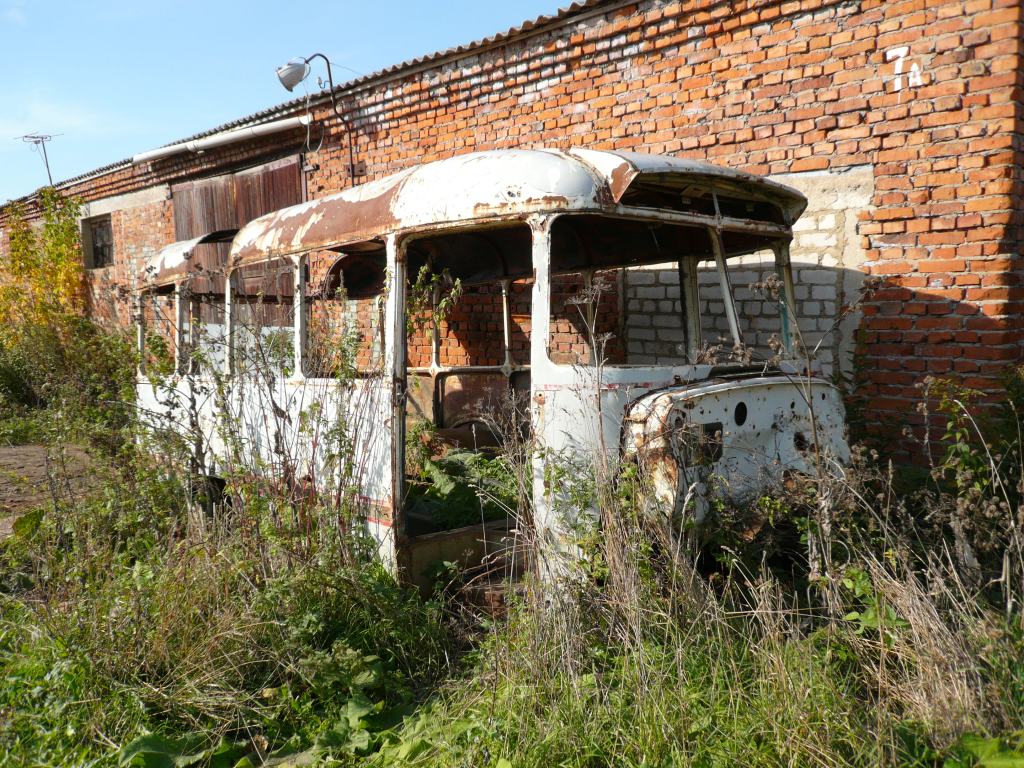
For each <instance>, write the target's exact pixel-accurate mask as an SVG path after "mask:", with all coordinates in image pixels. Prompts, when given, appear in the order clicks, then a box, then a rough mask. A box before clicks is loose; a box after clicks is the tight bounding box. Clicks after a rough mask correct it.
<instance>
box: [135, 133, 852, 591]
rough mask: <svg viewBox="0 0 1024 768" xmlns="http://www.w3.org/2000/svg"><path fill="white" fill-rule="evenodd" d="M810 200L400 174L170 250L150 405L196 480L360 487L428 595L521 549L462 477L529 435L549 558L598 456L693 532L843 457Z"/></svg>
mask: <svg viewBox="0 0 1024 768" xmlns="http://www.w3.org/2000/svg"><path fill="white" fill-rule="evenodd" d="M805 206H806V200H805V199H804V197H803V196H802V195H801V194H800V193H799V192H797V191H796V190H793V189H791V188H789V187H786V186H783V185H781V184H777V183H774V182H771V181H768V180H765V179H762V178H759V177H756V176H753V175H750V174H746V173H742V172H738V171H734V170H730V169H725V168H719V167H716V166H713V165H708V164H705V163H700V162H693V161H689V160H681V159H676V158H671V157H661V156H653V155H640V154H627V153H619V152H606V151H593V150H582V149H574V150H570V151H568V152H562V151H554V150H543V149H538V150H503V151H491V152H480V153H473V154H467V155H462V156H458V157H454V158H451V159H447V160H441V161H437V162H433V163H429V164H424V165H420V166H417V167H414V168H410V169H408V170H405V171H402V172H400V173H397V174H394V175H392V176H388V177H386V178H382V179H380V180H377V181H373V182H370V183H367V184H363V185H361V186H357V187H354V188H351V189H348V190H345V191H343V192H340V193H338V194H334V195H331V196H328V197H324V198H322V199H318V200H313V201H310V202H307V203H303V204H301V205H297V206H294V207H290V208H285V209H282V210H279V211H276V212H274V213H271V214H268V215H266V216H263V217H261V218H258V219H256V220H254V221H252V222H250V223H249V224H247V225H245V226H244V227H243V228H242V229H241V230H240V231H238V232H237V233H235V232H233V231H219V232H211V233H209V234H208V235H206V236H204V237H200V238H197V239H195V240H192V241H188V242H183V243H175V244H173V245H171V246H168V247H167V248H165V249H164V251H162V252H161V253H160V254H158V255H157V256H156V257H155V258H154V259H153V260H152V263H151V264H150V266H149V268H147V271H146V277H145V281H144V284H143V286H142V290H141V291H140V293H139V305H138V318H139V344H140V348H141V353H142V361H143V362H142V369H141V370H140V373H139V380H138V402H139V407H140V408H141V409H142V410H143V412H144V413H145V414H147V418H148V419H149V420H150V422H151V423H153V424H154V425H156V424H157V423H159V422H161V420H163V421H164V422H166V423H167V424H171V423H174V424H176V425H177V427H176V428H177V429H179V430H181V431H182V434H183V435H185V436H186V437H187V438H188V440H189V441H190V442H189V444H190V445H192V446H194V451H195V457H196V458H195V460H196V462H197V467H198V470H199V471H200V472H202V473H204V474H206V475H209V476H212V477H216V476H226V475H228V474H230V473H231V472H233V471H237V469H238V467H239V466H246V467H250V468H251V467H259V468H261V471H263V470H265V471H267V472H268V473H271V474H274V475H276V476H277V477H279V478H283V479H287V480H288V481H289V482H292V483H293V484H296V485H301V487H302V488H303V493H310V492H312V493H315V494H317V495H319V496H320V497H323V496H324V495H337V497H338V499H339V500H340V499H341V495H342V494H343V493H344V494H348V495H347V496H346V499H347V500H348V501H349V502H351V503H356V504H359V505H362V509H363V510H364V514H363V517H364V519H365V520H366V524H367V525H368V526H369V529H370V532H371V533H372V534H373V536H374V537H375V538H376V540H377V542H378V543H379V546H380V548H381V553H382V556H383V557H384V558H385V559H386V560H389V561H390V562H392V563H393V564H394V565H396V566H397V567H399V568H400V569H403V570H404V571H405V572H406V574H407V575H408V577H409V578H411V579H412V580H414V581H415V580H418V579H419V578H420V577H421V576H422V574H423V572H424V571H425V569H426V568H427V567H428V566H429V565H430V564H431V563H432V562H435V561H437V560H441V559H448V560H455V559H458V558H459V557H461V556H463V553H469V552H473V553H475V556H477V557H479V555H480V552H481V549H482V548H484V547H488V546H495V544H496V542H499V541H500V540H501V539H502V537H503V536H505V535H506V533H507V531H508V530H509V528H510V524H509V517H510V511H514V508H515V503H516V502H515V499H514V498H508V497H507V495H503V494H504V492H503V491H501V490H500V489H497V490H493V491H492V490H488V489H486V488H484V489H483V490H481V487H480V486H479V484H477V485H476V486H474V488H473V490H474V492H473V493H471V494H469V496H468V497H467V496H466V494H464V493H461V490H460V489H464V485H465V484H463V485H462V486H460V484H459V480H460V478H461V479H463V480H464V479H465V478H467V477H470V478H473V477H477V475H475V474H474V472H477V473H478V474H479V473H480V472H482V474H483V475H489V476H492V479H493V475H495V474H500V472H498V471H497V470H495V469H494V467H492V466H490V465H488V464H487V462H489V461H491V460H492V458H493V457H494V456H495V455H497V453H498V451H497V448H498V447H499V445H505V446H506V447H507V445H508V443H509V441H510V440H511V441H516V440H519V441H520V445H523V444H525V443H527V442H528V443H529V448H526V449H524V450H523V451H522V453H521V458H522V461H523V462H526V463H527V464H528V465H530V464H531V463H532V471H531V475H532V488H530V487H529V484H528V486H527V491H528V492H532V509H533V516H534V517H533V523H534V526H535V531H536V533H537V535H538V536H539V538H540V541H541V542H542V543H546V544H548V545H552V546H556V547H564V546H571V541H572V537H573V536H574V535H575V533H574V530H575V525H576V523H578V522H579V521H578V520H575V519H573V515H575V516H577V517H579V516H581V511H582V512H584V514H583V516H584V517H585V510H580V509H579V508H578V507H579V505H576V506H577V509H575V510H573V509H572V505H571V504H566V503H563V502H564V501H565V500H567V499H568V498H569V497H571V496H572V490H573V489H572V486H573V483H575V482H579V481H580V480H579V479H580V478H581V477H586V476H588V474H587V473H586V472H580V471H578V470H577V469H574V467H576V468H579V467H580V466H581V465H582V464H584V463H591V464H592V463H593V461H594V460H595V458H597V457H601V458H602V459H603V460H605V461H607V462H610V463H612V464H615V463H617V462H620V461H624V460H630V461H637V462H638V463H641V464H642V465H643V466H644V467H645V468H646V469H647V470H648V471H649V474H650V477H651V478H652V483H653V499H654V501H655V502H656V503H655V504H654V505H653V506H654V507H656V509H657V514H661V515H664V516H666V519H669V520H674V521H676V522H679V520H680V518H682V517H685V516H687V515H692V516H696V517H698V518H699V517H700V515H701V514H702V509H703V507H702V505H701V503H700V499H704V498H707V496H708V495H709V494H711V493H721V494H725V495H727V496H730V497H733V498H735V499H738V500H741V499H743V498H744V497H747V498H749V497H750V496H751V495H753V494H757V493H760V492H763V491H764V490H766V489H767V488H769V487H770V485H771V484H772V483H774V482H778V481H779V480H780V479H781V477H782V476H783V474H784V473H785V472H787V471H799V472H806V471H809V470H810V469H811V465H812V462H814V461H820V460H821V457H822V456H824V457H830V456H831V457H833V458H834V459H837V460H840V461H842V460H844V459H845V457H846V454H847V448H846V444H845V439H844V435H843V430H844V424H843V419H844V417H843V408H842V403H841V398H840V394H839V392H838V391H837V390H836V388H835V387H833V386H832V385H831V384H829V383H828V382H827V381H825V380H822V379H821V378H817V377H815V376H814V375H813V373H812V372H811V369H810V366H811V364H810V363H809V362H808V361H807V360H801V359H800V358H801V355H800V353H799V349H800V344H799V328H798V327H797V324H796V322H795V316H794V313H793V310H792V306H793V305H792V298H793V296H794V290H795V286H794V284H793V275H792V271H791V269H790V263H789V250H788V249H789V243H790V240H791V238H792V233H791V227H792V225H793V224H794V222H795V221H796V220H797V218H798V217H799V216H800V214H801V213H802V212H803V210H804V208H805ZM228 242H230V245H228ZM767 309H771V310H772V312H771V313H768V312H766V310H767ZM772 313H774V314H772ZM755 316H756V319H757V321H756V322H754V321H753V319H754V317H755ZM481 467H482V470H481ZM590 476H592V475H590ZM470 485H473V483H470ZM460 493H461V495H460ZM467 499H468V502H467ZM686 499H691V500H694V499H695V500H697V501H696V503H693V504H686V503H684V500H686ZM481 523H483V524H481ZM481 532H483V534H484V535H481ZM467 556H469V555H467Z"/></svg>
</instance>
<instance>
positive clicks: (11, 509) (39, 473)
mask: <svg viewBox="0 0 1024 768" xmlns="http://www.w3.org/2000/svg"><path fill="white" fill-rule="evenodd" d="M91 479H92V473H91V462H90V459H89V454H87V453H86V452H85V451H84V450H82V449H81V448H79V447H77V446H69V447H68V448H67V449H66V451H65V452H64V457H63V462H61V461H60V459H59V458H58V457H57V452H56V451H53V450H52V449H51V453H50V454H49V458H48V457H47V448H46V446H43V445H14V446H0V539H2V538H6V537H7V536H9V535H10V533H11V526H12V525H13V524H14V521H15V520H16V519H17V518H18V515H21V514H22V513H24V512H27V511H28V510H30V509H31V508H32V507H35V506H37V505H39V504H43V503H45V502H47V501H49V500H50V499H51V498H53V493H54V491H55V490H56V492H57V493H58V494H59V496H60V497H61V498H65V499H66V498H67V497H68V496H69V495H77V494H79V493H81V492H83V491H84V490H85V489H86V488H88V486H89V483H90V480H91Z"/></svg>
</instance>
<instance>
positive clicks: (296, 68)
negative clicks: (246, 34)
mask: <svg viewBox="0 0 1024 768" xmlns="http://www.w3.org/2000/svg"><path fill="white" fill-rule="evenodd" d="M316 58H321V59H323V60H324V64H326V65H327V85H328V91H327V92H328V94H329V95H330V97H331V107H332V108H333V109H334V114H336V115H337V116H338V118H339V119H340V120H341V122H342V123H343V124H344V125H345V133H346V134H348V172H349V176H350V177H351V178H353V179H355V178H356V177H357V176H364V175H365V174H366V169H365V167H364V166H363V164H362V163H360V164H359V165H358V166H357V165H356V158H355V149H354V145H353V141H352V126H350V125H349V122H348V120H347V119H346V118H345V115H343V114H342V113H341V110H339V109H338V101H337V99H336V98H335V95H334V77H333V75H332V73H331V60H330V59H328V58H327V57H326V56H324V55H323V54H322V53H314V54H313V55H312V56H307V57H306V58H304V59H301V58H299V59H291V60H290V61H289V62H288V63H287V64H285V65H283V66H280V67H278V68H277V79H278V80H280V81H281V85H283V86H284V87H285V89H286V90H287V91H288V92H289V93H290V92H291V91H292V90H293V89H294V88H295V86H297V85H298V84H299V83H301V82H302V81H303V80H305V79H306V78H307V77H308V76H309V62H311V61H312V60H313V59H316ZM317 83H318V85H319V86H320V87H321V88H323V81H322V80H319V79H318V81H317Z"/></svg>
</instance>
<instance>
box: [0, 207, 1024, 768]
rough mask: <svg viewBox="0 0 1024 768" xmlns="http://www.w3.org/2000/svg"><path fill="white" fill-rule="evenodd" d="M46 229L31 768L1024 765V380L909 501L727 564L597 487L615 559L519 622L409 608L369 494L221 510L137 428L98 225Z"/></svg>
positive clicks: (22, 556)
mask: <svg viewBox="0 0 1024 768" xmlns="http://www.w3.org/2000/svg"><path fill="white" fill-rule="evenodd" d="M43 202H44V220H45V222H46V223H45V226H44V228H43V230H42V231H41V232H33V231H32V230H31V229H29V228H27V227H23V228H20V229H16V230H15V235H16V237H15V238H13V240H12V247H14V248H15V251H16V253H17V254H18V255H17V256H16V257H15V258H14V259H12V261H11V263H10V264H8V265H4V266H3V269H4V272H3V275H2V284H3V291H4V293H3V294H2V295H0V301H2V304H3V306H2V309H0V313H2V316H3V318H4V324H3V326H2V327H3V329H4V330H3V333H2V336H0V356H2V357H0V362H2V365H0V394H2V398H3V401H2V406H3V409H4V410H3V415H4V417H5V418H4V421H3V424H4V425H5V426H4V429H5V430H6V431H5V432H4V434H5V435H8V436H9V438H8V439H10V440H11V441H16V440H24V439H32V440H37V441H43V442H46V443H47V444H48V445H49V448H50V451H51V454H52V457H53V459H54V461H53V462H52V472H51V474H52V477H53V481H54V482H52V484H51V489H50V494H49V495H50V498H49V501H48V502H47V503H46V504H44V505H42V506H41V507H39V508H38V509H35V510H32V511H30V512H27V513H25V514H22V515H21V516H20V518H19V519H18V520H17V522H16V523H15V525H14V532H13V534H12V535H11V536H10V537H9V538H7V539H6V540H5V541H4V542H3V544H2V545H0V547H2V552H0V556H2V565H0V678H2V685H0V762H2V763H3V764H9V765H40V766H42V765H117V764H123V765H143V766H173V765H178V766H184V765H208V766H256V765H261V764H267V765H271V764H273V765H289V764H290V765H310V764H324V765H378V766H399V765H401V766H405V765H423V766H428V765H436V766H452V768H454V767H455V766H495V767H496V768H510V767H511V766H515V767H516V768H519V767H520V766H538V767H540V766H544V767H545V768H547V767H548V766H556V765H558V766H603V765H615V766H637V767H639V766H675V765H693V766H712V765H828V766H847V765H849V766H874V765H883V764H888V765H907V766H949V767H950V768H953V767H954V766H965V767H966V766H997V765H998V766H1012V765H1024V727H1022V723H1024V661H1022V659H1024V628H1022V626H1021V615H1022V602H1021V600H1022V594H1024V559H1022V557H1021V542H1022V538H1021V536H1022V534H1021V526H1022V524H1024V519H1022V518H1024V509H1022V506H1021V503H1022V495H1024V488H1022V486H1021V482H1022V480H1021V478H1022V472H1021V455H1022V454H1021V447H1022V445H1024V443H1022V441H1021V438H1020V434H1021V433H1020V422H1019V418H1018V414H1019V409H1020V407H1021V403H1022V400H1021V392H1022V388H1024V370H1018V371H1017V372H1016V373H1015V377H1013V378H1012V380H1011V381H1010V382H1009V386H1008V389H1007V392H1008V394H1007V396H1006V398H1005V401H1004V404H1003V406H1002V408H1001V409H997V411H996V412H993V411H990V413H993V416H992V417H991V418H990V419H989V420H987V421H979V420H978V419H977V417H976V416H975V411H974V410H973V408H972V401H971V398H972V397H976V396H975V395H973V394H972V393H968V392H963V391H961V390H957V389H956V388H955V387H952V385H950V384H948V383H943V382H933V383H932V384H931V385H930V388H929V390H928V391H926V392H923V396H924V397H925V398H926V399H925V400H924V402H926V403H928V404H929V407H930V408H932V409H936V408H937V409H938V410H939V412H940V413H941V414H942V421H943V422H945V434H944V435H942V436H941V437H944V438H945V442H944V443H943V444H944V445H945V446H946V447H945V448H944V449H943V450H944V453H942V454H941V455H936V456H935V457H934V459H933V461H932V468H931V469H932V473H931V476H930V478H929V480H928V482H927V483H923V484H921V485H920V486H919V487H918V488H917V489H916V490H915V491H913V492H910V493H907V492H898V491H897V490H896V489H897V488H898V487H899V484H898V483H897V482H896V480H897V477H896V474H895V471H894V470H893V469H891V468H890V467H889V465H888V463H887V462H886V459H885V457H884V456H878V455H877V454H871V453H867V452H859V453H857V455H856V456H855V458H854V461H853V463H852V466H850V467H849V469H848V471H847V473H846V476H845V477H843V478H836V477H834V476H832V475H828V474H823V475H822V476H821V477H819V478H812V479H809V480H808V481H807V482H805V483H800V484H795V485H793V486H791V487H789V488H787V489H780V491H779V492H778V493H776V494H773V495H771V496H770V497H765V498H762V499H760V500H759V501H758V502H757V503H756V504H755V505H753V506H752V507H751V508H747V509H742V510H735V509H727V508H725V507H723V506H721V505H718V506H716V507H715V515H714V517H713V519H712V520H711V521H710V522H709V523H708V525H707V526H706V527H705V528H704V529H703V530H702V531H701V532H700V535H699V536H696V535H694V533H693V532H691V531H683V532H674V531H669V530H666V529H664V528H662V527H659V526H657V525H653V524H652V523H651V522H650V521H649V519H648V518H647V517H646V516H645V515H643V514H641V508H642V504H641V503H640V502H639V501H638V499H639V498H642V497H643V494H644V482H645V480H644V477H643V472H642V471H638V468H635V467H609V466H594V467H580V466H573V467H567V468H566V470H565V473H564V474H565V484H566V487H568V486H569V485H570V482H569V481H570V480H571V481H572V482H571V486H572V487H571V489H570V490H571V492H567V494H566V498H567V500H568V501H567V503H571V504H573V505H575V506H576V507H580V508H582V507H588V508H591V509H594V510H596V511H597V512H598V515H597V518H596V520H595V523H594V526H592V527H591V528H589V529H588V528H585V527H584V528H581V529H580V530H579V531H578V540H577V541H576V544H578V546H579V547H580V548H581V550H582V552H583V554H584V557H583V558H582V559H581V560H580V561H578V562H575V561H574V562H573V563H569V564H566V565H565V570H564V572H563V574H564V578H563V579H562V581H561V582H560V586H559V588H558V589H553V588H551V587H550V586H545V585H544V584H542V583H540V582H538V581H536V580H535V579H534V578H532V577H531V576H530V575H529V574H527V575H526V576H525V577H524V580H523V581H522V582H520V583H519V584H518V585H517V586H516V587H515V588H512V589H510V590H509V591H508V592H507V603H508V604H507V610H506V611H505V613H504V614H503V615H502V616H500V617H498V618H495V617H493V616H492V615H490V614H488V613H485V612H482V611H480V610H479V609H477V608H474V607H473V605H471V604H470V603H469V602H468V601H466V600H465V599H464V595H465V593H464V592H462V593H460V591H459V590H458V589H457V584H456V585H449V588H447V589H444V590H439V591H438V593H437V595H436V596H435V597H434V598H433V599H429V600H424V599H422V598H421V596H420V595H419V594H418V593H414V592H411V591H409V590H407V589H405V588H404V587H402V586H400V585H399V584H397V583H396V582H395V581H394V579H393V578H392V577H391V576H390V575H389V574H388V572H387V571H386V569H385V568H383V567H382V566H381V565H380V564H378V563H377V561H376V558H375V551H374V547H373V546H372V542H371V541H370V540H369V538H368V537H367V536H366V535H365V533H363V532H362V531H363V529H362V528H361V527H360V526H359V525H358V515H357V514H356V511H355V510H354V507H353V504H354V502H353V497H354V494H350V493H342V492H339V493H336V494H321V495H319V496H317V497H315V498H307V497H304V496H302V494H301V493H298V492H297V488H298V487H299V486H298V484H297V483H292V484H291V485H289V484H287V483H285V484H282V483H276V484H275V483H274V482H272V480H273V477H272V475H271V474H270V472H269V471H268V468H267V467H263V466H238V467H232V468H231V469H232V471H231V472H229V473H227V477H226V482H227V485H226V487H225V488H224V489H216V492H214V490H211V489H209V488H207V487H206V486H203V485H202V484H201V483H198V478H197V476H196V474H195V469H196V468H195V464H194V463H193V462H190V461H189V460H188V455H189V451H190V449H191V446H190V445H189V442H188V441H187V440H182V439H180V435H179V436H178V437H177V438H176V437H174V436H173V434H172V431H170V430H168V431H167V432H163V431H160V430H148V431H147V430H142V429H141V428H140V425H139V424H138V423H137V422H136V415H135V410H134V407H133V406H132V404H131V383H132V380H133V372H134V368H135V362H136V361H135V360H134V359H133V357H134V353H133V352H132V351H131V350H132V345H131V344H130V343H129V342H128V340H127V339H126V338H125V337H124V336H122V335H120V334H118V333H116V332H111V331H105V330H102V329H99V328H97V327H96V326H94V325H92V324H91V323H89V322H88V321H87V320H85V319H84V314H83V306H82V303H81V301H82V299H81V296H82V294H81V284H80V281H81V279H82V278H81V274H80V272H77V271H76V268H74V267H73V265H74V264H78V263H79V262H78V261H77V260H76V259H77V252H76V251H75V250H74V249H75V248H76V247H77V246H76V245H75V244H74V238H75V235H74V228H73V226H72V224H73V222H74V204H73V201H67V200H63V199H61V198H60V197H59V196H57V195H56V194H55V193H46V195H45V196H44V198H43ZM51 275H52V278H51V277H49V276H51ZM58 283H59V285H60V286H63V287H60V288H59V289H58V290H55V292H54V294H53V295H52V296H50V295H49V294H47V292H46V291H45V290H42V287H44V286H45V285H48V284H58ZM17 286H22V288H23V289H24V290H25V291H26V292H27V293H25V295H32V296H35V297H36V298H35V299H34V300H32V301H24V300H23V294H22V293H20V292H19V290H20V289H18V288H17ZM72 288H74V289H73V290H72ZM32 292H35V293H32ZM40 344H45V345H46V346H45V348H43V347H40V346H39V345H40ZM166 373H167V375H170V372H166ZM213 386H214V388H215V390H216V387H217V386H218V384H217V383H216V382H215V383H214V385H213ZM213 396H219V395H218V393H217V392H216V391H214V393H213ZM230 428H231V425H230V424H228V425H226V426H225V430H230ZM339 430H340V431H339V434H331V435H325V436H323V439H324V440H333V441H335V442H336V444H337V446H338V447H337V449H336V450H337V452H338V453H339V454H343V453H344V451H345V450H346V446H348V445H350V441H348V440H347V439H346V436H345V435H344V434H343V429H342V428H341V427H339ZM140 435H141V436H142V437H141V438H140ZM228 437H230V435H229V436H228ZM225 439H228V438H227V437H226V438H225ZM74 441H77V442H82V443H88V444H90V445H93V446H97V447H98V450H97V452H96V456H95V459H94V463H95V470H94V471H95V474H96V478H95V482H94V483H92V484H91V485H90V489H89V490H88V491H86V492H82V491H80V490H75V489H72V488H71V487H70V486H69V485H68V484H67V483H64V482H62V481H61V469H60V467H61V462H60V460H59V459H60V457H61V455H62V452H63V451H64V450H65V448H66V446H67V445H68V444H70V443H71V442H74ZM413 442H414V443H415V441H413ZM155 456H159V457H160V460H154V457H155ZM420 459H421V461H420V463H419V468H420V470H421V472H422V477H423V479H424V481H428V480H429V481H430V484H429V485H428V484H426V482H425V483H424V486H423V488H422V489H421V490H422V497H423V499H425V500H429V501H430V503H431V504H432V505H434V506H433V508H432V509H433V510H434V511H435V512H436V513H437V514H440V515H442V516H443V515H445V514H454V512H455V511H459V510H462V512H465V511H466V510H470V511H472V517H473V519H476V520H478V519H479V517H480V513H481V510H484V512H485V515H484V516H485V517H486V516H487V515H486V510H487V509H488V505H492V508H495V507H497V506H500V507H502V508H503V509H505V508H507V509H516V508H517V505H516V503H514V499H513V497H514V496H515V495H516V491H515V489H517V488H524V487H526V488H528V487H529V485H530V482H531V478H530V477H529V476H528V475H526V474H525V473H527V472H528V471H529V470H528V467H526V466H524V463H523V461H522V457H521V456H509V457H504V458H503V457H502V456H501V455H500V454H499V455H498V456H496V457H494V458H488V459H481V458H480V457H475V458H467V457H465V456H462V455H461V454H460V453H459V452H453V453H449V454H447V455H446V456H441V457H438V454H437V452H436V451H433V450H424V452H423V455H422V456H421V457H420ZM639 470H642V468H639ZM517 473H520V474H524V476H523V477H518V476H517ZM342 476H343V477H344V476H345V475H344V473H343V475H342ZM446 504H447V505H449V506H447V507H446ZM460 505H461V506H460ZM462 507H465V510H463V509H462ZM453 510H454V511H453ZM466 514H467V516H469V513H468V512H467V513H466ZM825 522H827V526H826V525H824V523H825ZM520 523H521V525H522V526H524V527H525V526H528V523H529V521H528V520H522V521H520ZM812 542H815V543H814V551H815V553H816V555H815V556H816V557H817V558H819V561H818V562H816V563H815V567H814V568H813V569H812V568H811V566H810V563H809V554H808V553H809V551H810V547H811V544H812ZM456 581H457V579H456Z"/></svg>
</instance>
